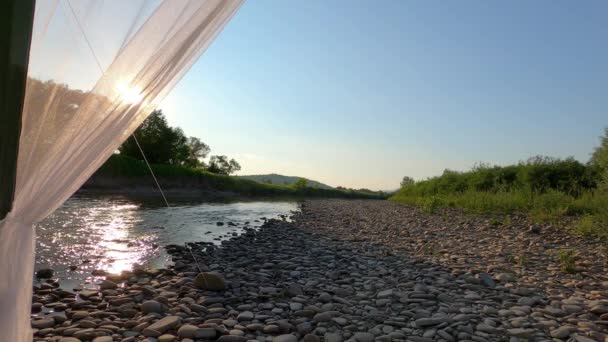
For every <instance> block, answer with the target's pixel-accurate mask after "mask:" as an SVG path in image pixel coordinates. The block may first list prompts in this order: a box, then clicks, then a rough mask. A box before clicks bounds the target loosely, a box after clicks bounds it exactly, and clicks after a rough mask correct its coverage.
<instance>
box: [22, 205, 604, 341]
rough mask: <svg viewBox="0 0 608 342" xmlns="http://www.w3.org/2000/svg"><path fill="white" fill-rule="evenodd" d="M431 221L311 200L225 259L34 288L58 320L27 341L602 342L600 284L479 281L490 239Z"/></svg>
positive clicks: (38, 324)
mask: <svg viewBox="0 0 608 342" xmlns="http://www.w3.org/2000/svg"><path fill="white" fill-rule="evenodd" d="M417 220H422V221H417ZM435 220H436V218H434V217H432V216H430V217H429V216H428V215H426V214H422V213H420V212H418V211H416V209H413V208H408V207H404V206H399V205H397V204H393V203H389V202H385V201H340V200H331V201H309V202H306V203H305V204H304V205H303V208H302V213H301V214H297V215H296V217H295V222H285V221H278V220H270V221H268V222H266V223H265V224H264V225H263V226H262V228H260V229H259V230H254V229H248V230H246V231H245V233H243V234H241V235H240V236H238V237H234V238H232V239H230V240H226V241H223V242H222V244H221V247H216V246H214V245H212V244H210V243H192V244H188V245H187V246H176V245H170V246H167V247H166V248H167V251H168V252H169V253H170V254H171V255H172V257H173V261H174V264H175V265H174V267H172V268H170V269H164V270H142V269H136V270H134V271H133V272H129V273H124V274H122V275H121V276H109V277H108V279H107V280H106V281H104V282H103V283H101V285H100V289H99V290H86V291H81V292H79V293H78V294H77V295H75V294H73V293H70V292H66V291H62V290H58V289H56V288H55V287H54V286H53V285H52V284H45V285H43V286H41V287H39V288H36V289H35V294H34V304H33V307H32V310H33V311H34V312H39V311H40V310H43V311H46V310H48V309H49V308H53V309H54V312H52V313H36V314H35V316H36V317H35V318H34V319H33V321H32V326H33V327H34V340H36V341H62V342H75V341H91V340H92V341H95V342H110V341H150V342H152V341H161V342H170V341H182V342H191V341H211V340H218V341H220V342H246V341H248V340H256V341H260V342H266V341H268V342H297V341H300V340H303V341H305V342H317V341H325V342H340V341H353V342H372V341H378V342H391V341H414V342H422V341H503V340H513V341H519V340H538V341H541V340H551V339H555V340H559V339H561V340H567V339H569V338H570V339H574V340H576V341H604V339H605V337H604V335H603V332H604V327H605V325H604V322H608V321H607V320H605V319H607V317H605V316H606V313H608V302H604V301H602V299H603V298H604V295H605V290H603V289H600V288H599V287H597V286H599V285H597V284H596V283H597V282H598V281H595V280H592V281H587V283H584V284H585V285H584V286H577V285H576V284H579V283H575V284H573V286H574V287H573V288H569V287H567V286H565V285H564V286H560V287H558V288H563V298H561V297H558V294H557V293H556V292H551V291H550V290H551V289H548V288H547V286H544V285H543V282H542V281H541V282H538V285H536V286H535V285H534V284H533V283H532V282H530V281H528V280H530V279H528V278H526V280H527V281H526V282H522V281H520V280H521V279H522V277H521V276H519V277H518V275H517V272H516V271H517V270H516V268H515V267H512V268H510V269H507V270H503V269H500V268H497V267H494V268H489V269H488V267H486V268H485V269H480V265H483V264H484V263H485V264H486V265H492V263H495V262H494V261H492V260H493V259H491V258H489V256H488V255H487V253H486V252H485V251H486V249H490V247H487V248H482V247H479V246H486V245H492V243H493V242H491V241H485V242H484V241H483V239H484V238H487V237H486V235H484V234H485V233H484V232H490V231H493V230H480V231H479V232H477V231H475V230H471V232H473V231H475V232H477V233H476V234H477V235H475V236H472V237H468V236H466V234H467V233H468V232H469V231H468V230H463V231H461V233H460V236H457V235H451V234H452V228H449V227H448V228H445V227H441V226H439V227H435V224H436V222H435ZM422 222H424V224H422V225H421V223H422ZM447 223H449V224H447V226H450V225H454V226H458V225H459V224H457V221H452V222H447ZM470 224H471V225H475V224H477V222H472V221H471V222H470ZM421 229H422V230H421ZM424 229H426V230H427V233H423V231H424ZM540 229H541V230H540V233H539V234H540V236H543V234H548V233H547V232H545V231H544V229H545V227H542V228H540ZM431 232H434V233H433V234H431ZM441 232H443V233H441ZM435 233H436V234H437V235H434V234H435ZM425 234H426V235H425ZM525 234H530V236H536V234H537V233H527V232H526V233H525ZM421 236H422V237H424V238H425V241H431V240H433V239H434V240H435V241H439V240H441V241H443V240H444V239H445V240H446V241H448V242H451V245H449V246H444V248H443V249H446V250H447V251H448V253H447V255H448V258H447V260H444V259H443V258H445V255H446V253H445V252H440V253H434V252H433V253H425V252H421V251H424V250H425V249H424V246H425V244H426V243H428V242H424V243H423V241H422V240H420V238H421ZM505 236H507V237H508V235H505ZM526 236H528V235H526ZM475 238H477V242H478V245H479V246H478V247H477V249H474V250H471V249H470V248H471V247H470V245H469V244H468V243H469V242H468V241H470V240H474V239H475ZM548 238H549V237H548V236H547V237H546V239H548ZM500 240H501V241H502V239H500ZM459 244H460V245H459ZM530 246H532V247H530V248H534V246H535V245H534V244H530ZM443 249H441V250H440V251H443ZM458 253H461V254H462V255H463V257H449V256H458V255H459V254H458ZM469 255H472V256H478V257H476V258H475V259H474V260H475V261H476V262H470V264H469V265H468V267H465V266H466V265H467V262H469V261H468V258H471V257H470V256H469ZM488 258H489V259H488ZM486 259H487V260H486ZM484 260H485V261H484ZM534 260H536V259H534ZM532 270H536V269H532ZM548 272H550V271H548ZM513 273H515V275H514V274H513ZM541 277H542V274H541V275H539V276H538V277H537V278H538V279H542V278H541ZM572 277H576V276H575V275H573V276H572ZM581 277H582V276H581ZM576 281H579V282H584V281H585V280H576ZM592 301H595V302H592Z"/></svg>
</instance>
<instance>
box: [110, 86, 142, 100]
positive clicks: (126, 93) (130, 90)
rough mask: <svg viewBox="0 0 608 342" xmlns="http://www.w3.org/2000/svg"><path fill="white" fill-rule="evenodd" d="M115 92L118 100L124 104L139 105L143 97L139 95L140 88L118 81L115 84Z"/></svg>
mask: <svg viewBox="0 0 608 342" xmlns="http://www.w3.org/2000/svg"><path fill="white" fill-rule="evenodd" d="M116 90H117V91H118V95H119V96H120V99H121V100H122V101H123V102H124V103H128V104H136V103H139V102H140V101H141V100H142V99H143V97H144V95H143V94H142V93H141V88H140V87H136V86H130V85H129V84H128V83H127V82H124V81H119V82H118V83H117V84H116Z"/></svg>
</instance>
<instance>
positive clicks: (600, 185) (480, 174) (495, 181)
mask: <svg viewBox="0 0 608 342" xmlns="http://www.w3.org/2000/svg"><path fill="white" fill-rule="evenodd" d="M401 188H402V189H406V190H407V192H409V193H412V194H413V193H415V194H417V195H435V194H452V193H463V192H466V191H484V192H498V191H513V190H522V189H524V190H528V191H530V192H532V193H546V192H548V191H558V192H561V193H564V194H567V195H569V196H574V197H578V196H580V195H581V194H583V193H584V192H586V191H596V190H600V191H608V128H606V129H605V130H604V135H603V136H602V137H601V138H600V145H599V146H598V147H596V148H595V150H594V152H593V154H592V156H591V159H590V160H589V162H587V163H581V162H579V161H577V160H575V159H574V158H572V157H570V158H566V159H558V158H551V157H544V156H536V157H532V158H529V159H528V160H526V161H524V162H520V163H519V164H517V165H509V166H490V165H487V164H478V165H476V166H475V167H473V169H472V170H471V171H466V172H459V171H453V170H449V169H446V170H445V171H444V172H443V174H442V175H441V176H438V177H433V178H429V179H427V180H423V181H419V182H416V181H414V179H412V178H411V177H408V176H405V177H403V180H402V181H401Z"/></svg>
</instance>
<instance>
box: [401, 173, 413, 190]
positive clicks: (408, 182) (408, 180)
mask: <svg viewBox="0 0 608 342" xmlns="http://www.w3.org/2000/svg"><path fill="white" fill-rule="evenodd" d="M414 183H416V181H415V180H414V178H412V177H409V176H403V179H402V180H401V187H402V188H403V187H406V186H409V185H414Z"/></svg>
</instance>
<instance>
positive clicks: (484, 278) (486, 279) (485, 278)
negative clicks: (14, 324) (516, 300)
mask: <svg viewBox="0 0 608 342" xmlns="http://www.w3.org/2000/svg"><path fill="white" fill-rule="evenodd" d="M479 280H481V283H482V284H483V285H484V286H487V287H496V282H495V281H494V279H492V277H490V275H489V274H487V273H480V274H479Z"/></svg>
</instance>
